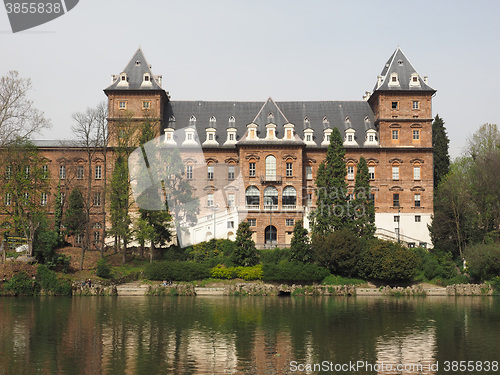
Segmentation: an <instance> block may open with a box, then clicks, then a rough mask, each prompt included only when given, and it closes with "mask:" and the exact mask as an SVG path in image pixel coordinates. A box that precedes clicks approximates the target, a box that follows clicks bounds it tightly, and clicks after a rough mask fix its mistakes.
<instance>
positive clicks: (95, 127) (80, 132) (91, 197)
mask: <svg viewBox="0 0 500 375" xmlns="http://www.w3.org/2000/svg"><path fill="white" fill-rule="evenodd" d="M106 116H107V112H106V110H105V107H104V104H101V105H99V106H98V107H97V108H87V110H86V111H85V112H78V113H74V114H73V120H74V121H75V125H74V126H73V127H72V130H73V133H74V134H75V136H76V137H77V139H78V140H79V141H80V143H81V146H82V147H83V148H84V150H85V153H86V156H87V181H86V183H87V186H86V189H85V197H84V198H85V199H84V203H85V205H84V209H85V212H86V216H87V218H88V220H87V222H86V227H85V230H84V231H83V233H82V234H83V236H84V237H85V240H84V241H83V245H82V261H81V266H80V267H83V257H84V256H85V252H86V250H88V249H89V248H90V242H91V241H90V225H91V217H92V216H93V215H95V208H94V206H96V205H97V206H101V207H102V211H101V212H100V213H99V214H101V215H103V213H104V210H105V207H104V205H103V204H102V203H103V202H102V195H103V194H102V188H101V189H97V190H96V189H95V186H93V185H94V181H95V180H96V179H97V176H96V175H97V172H96V173H95V174H94V173H93V171H94V170H93V167H96V168H101V172H100V175H101V176H100V177H99V179H101V178H102V173H104V175H106V166H104V171H102V167H103V166H102V165H100V164H99V165H98V164H97V162H96V159H97V158H96V155H97V154H98V153H99V152H100V151H101V148H102V145H103V143H104V139H103V134H102V132H103V131H104V129H105V126H104V124H105V123H106ZM94 177H96V178H94ZM96 195H99V198H98V199H96ZM104 203H105V202H104ZM102 237H103V238H102V241H104V236H102ZM100 246H101V254H102V246H104V242H102V243H101V244H100Z"/></svg>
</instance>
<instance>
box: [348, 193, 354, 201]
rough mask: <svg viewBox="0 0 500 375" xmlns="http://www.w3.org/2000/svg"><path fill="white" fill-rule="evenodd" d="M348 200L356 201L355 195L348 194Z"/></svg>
mask: <svg viewBox="0 0 500 375" xmlns="http://www.w3.org/2000/svg"><path fill="white" fill-rule="evenodd" d="M347 199H348V200H350V201H352V200H354V194H353V193H349V194H347Z"/></svg>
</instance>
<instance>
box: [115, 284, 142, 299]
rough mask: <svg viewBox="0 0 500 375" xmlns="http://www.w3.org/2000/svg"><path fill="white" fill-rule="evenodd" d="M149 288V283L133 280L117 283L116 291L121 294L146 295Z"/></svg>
mask: <svg viewBox="0 0 500 375" xmlns="http://www.w3.org/2000/svg"><path fill="white" fill-rule="evenodd" d="M148 288H149V285H148V284H142V282H141V281H133V282H130V283H126V284H121V285H117V287H116V292H117V294H118V295H119V296H144V295H146V293H147V291H148Z"/></svg>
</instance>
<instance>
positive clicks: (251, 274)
mask: <svg viewBox="0 0 500 375" xmlns="http://www.w3.org/2000/svg"><path fill="white" fill-rule="evenodd" d="M262 274H263V273H262V264H258V265H256V266H253V267H229V268H228V267H225V266H224V265H222V264H218V265H217V266H216V267H214V268H212V270H211V271H210V275H211V277H213V278H215V279H235V278H240V279H244V280H261V279H262Z"/></svg>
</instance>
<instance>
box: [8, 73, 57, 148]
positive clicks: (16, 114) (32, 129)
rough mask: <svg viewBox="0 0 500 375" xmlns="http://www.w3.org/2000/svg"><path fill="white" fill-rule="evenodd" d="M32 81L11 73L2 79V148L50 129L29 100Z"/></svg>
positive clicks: (40, 113) (47, 121)
mask: <svg viewBox="0 0 500 375" xmlns="http://www.w3.org/2000/svg"><path fill="white" fill-rule="evenodd" d="M30 90H31V80H30V79H29V78H22V77H20V76H19V73H18V72H16V71H10V72H8V73H7V75H5V76H3V77H1V78H0V147H5V146H7V145H9V144H11V143H13V142H15V141H16V140H18V139H29V138H30V137H31V136H32V135H34V134H37V133H39V132H40V131H41V130H43V129H46V128H49V127H50V121H49V120H47V119H46V118H45V117H44V114H43V112H42V111H40V110H38V109H36V108H35V107H34V105H33V102H32V101H31V100H29V99H28V92H29V91H30Z"/></svg>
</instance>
